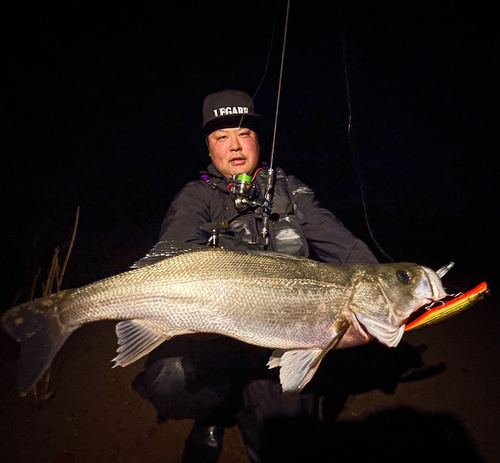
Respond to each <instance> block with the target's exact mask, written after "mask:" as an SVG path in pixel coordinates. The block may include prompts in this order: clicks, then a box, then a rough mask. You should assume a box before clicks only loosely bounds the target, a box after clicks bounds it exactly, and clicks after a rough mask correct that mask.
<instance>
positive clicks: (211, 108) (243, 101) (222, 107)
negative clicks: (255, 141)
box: [203, 90, 261, 135]
mask: <svg viewBox="0 0 500 463" xmlns="http://www.w3.org/2000/svg"><path fill="white" fill-rule="evenodd" d="M260 120H261V117H260V116H259V115H258V114H255V111H254V107H253V101H252V98H251V97H250V95H248V93H245V92H242V91H240V90H223V91H222V92H217V93H212V94H210V95H208V96H207V97H206V98H205V101H204V102H203V131H204V132H205V135H209V134H211V133H212V132H214V131H215V130H219V129H224V128H229V127H245V128H248V129H252V130H253V131H255V132H258V131H259V128H260Z"/></svg>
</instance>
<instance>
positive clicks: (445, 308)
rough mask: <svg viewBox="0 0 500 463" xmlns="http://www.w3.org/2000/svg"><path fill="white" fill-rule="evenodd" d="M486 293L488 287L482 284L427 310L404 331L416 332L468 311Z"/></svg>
mask: <svg viewBox="0 0 500 463" xmlns="http://www.w3.org/2000/svg"><path fill="white" fill-rule="evenodd" d="M488 293H489V290H488V285H487V284H486V283H484V282H483V283H481V284H480V285H479V286H476V287H475V288H474V289H471V290H470V291H468V292H467V293H465V294H462V295H461V296H458V297H455V298H454V299H452V300H451V301H448V302H446V303H445V304H443V305H440V306H438V307H435V308H433V309H430V310H428V311H427V312H425V313H424V314H423V315H421V316H420V317H418V318H416V319H415V320H413V321H411V322H410V323H408V324H407V325H406V327H405V331H411V330H416V329H417V328H422V327H424V326H428V325H433V324H434V323H438V322H442V321H444V320H447V319H448V318H451V317H453V316H455V315H457V314H459V313H460V312H463V311H464V310H465V309H468V308H469V307H470V306H471V305H473V304H475V303H476V302H477V301H479V300H480V299H483V297H484V296H485V295H486V294H488Z"/></svg>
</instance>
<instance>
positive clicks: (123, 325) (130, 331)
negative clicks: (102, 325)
mask: <svg viewBox="0 0 500 463" xmlns="http://www.w3.org/2000/svg"><path fill="white" fill-rule="evenodd" d="M115 332H116V336H117V338H118V349H117V350H116V352H117V353H118V355H117V356H116V357H115V358H114V359H113V360H112V361H113V362H115V364H114V365H113V368H114V367H117V366H121V367H125V366H127V365H129V364H131V363H133V362H135V361H136V360H138V359H140V358H141V357H143V356H144V355H146V354H148V353H149V352H151V351H152V350H153V349H154V348H155V347H158V346H159V345H160V344H161V343H162V342H163V341H166V340H167V339H170V338H171V337H172V336H167V335H165V334H163V333H158V331H156V330H155V329H154V328H153V327H151V326H150V325H149V324H148V323H147V322H145V321H143V320H124V321H121V322H119V323H117V324H116V328H115Z"/></svg>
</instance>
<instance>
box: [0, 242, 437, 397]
mask: <svg viewBox="0 0 500 463" xmlns="http://www.w3.org/2000/svg"><path fill="white" fill-rule="evenodd" d="M445 295H446V292H445V291H444V289H443V287H442V285H441V282H440V279H439V277H438V276H437V275H436V273H435V272H434V271H432V270H430V269H428V268H426V267H422V266H419V265H416V264H410V263H397V264H379V265H360V264H356V265H342V266H336V265H329V264H323V263H319V262H316V261H311V260H308V259H302V258H296V257H290V256H285V255H280V254H275V253H259V252H257V253H255V252H231V251H227V250H225V249H222V248H208V247H203V246H196V245H186V244H182V243H170V242H163V243H159V244H158V245H157V246H156V247H155V248H153V250H152V251H151V252H150V253H149V254H148V255H147V256H146V257H144V258H143V259H141V260H140V261H139V262H137V263H136V264H135V266H134V269H133V270H130V271H128V272H125V273H121V274H119V275H115V276H112V277H110V278H107V279H104V280H101V281H98V282H96V283H92V284H89V285H87V286H84V287H82V288H78V289H71V290H66V291H61V292H60V293H57V294H53V295H51V296H48V297H46V298H41V299H37V300H35V301H31V302H28V303H25V304H21V305H19V306H17V307H14V308H13V309H11V310H9V311H8V312H6V314H4V316H3V317H2V323H3V326H4V327H5V329H6V330H7V332H8V333H9V334H11V335H12V336H13V337H14V338H15V339H16V340H17V341H18V342H20V343H21V359H20V372H19V376H18V385H19V389H20V391H21V393H22V394H25V393H26V391H28V390H29V389H30V388H31V387H33V385H34V384H36V382H37V381H38V380H39V379H40V377H41V376H42V375H43V373H44V372H45V371H46V369H47V368H48V367H49V366H50V363H51V362H52V360H53V358H54V357H55V355H56V354H57V352H58V351H59V349H60V348H61V346H62V345H63V344H64V342H65V340H66V339H67V338H68V337H69V335H70V334H71V333H73V332H74V331H75V330H76V329H78V328H79V327H81V326H82V325H84V324H86V323H89V322H93V321H98V320H104V319H114V320H122V321H120V322H119V323H118V324H117V326H116V333H117V337H118V344H119V348H118V355H117V357H116V358H115V359H114V360H115V362H116V365H120V366H125V365H128V364H130V363H132V362H133V361H135V360H137V359H138V358H140V357H142V356H143V355H145V354H147V353H148V352H150V351H151V350H152V349H154V348H155V347H157V346H158V345H159V344H161V343H162V342H164V341H165V340H167V339H170V338H172V337H173V336H177V335H182V334H190V333H202V332H203V333H217V334H221V335H226V336H231V337H233V338H236V339H239V340H241V341H244V342H247V343H250V344H255V345H259V346H263V347H269V348H273V349H279V351H276V355H273V357H272V358H271V359H270V362H269V366H270V368H272V367H277V366H280V367H281V371H280V376H281V382H282V386H283V389H284V390H285V391H297V390H300V389H301V388H302V387H303V386H304V385H305V384H306V383H307V382H308V381H309V380H310V379H311V378H312V376H313V375H314V372H315V371H316V369H317V367H318V365H319V362H320V361H321V359H322V358H323V356H324V355H325V353H326V352H327V351H328V350H329V349H331V348H342V347H350V346H354V345H358V344H362V343H365V342H368V341H369V340H370V339H373V338H376V339H378V340H379V341H380V342H382V343H384V344H386V345H388V346H395V345H397V344H398V343H399V340H400V339H401V336H402V334H403V331H404V323H405V320H406V319H407V318H408V317H409V316H410V314H411V313H412V312H414V311H415V310H417V309H418V308H420V307H421V306H423V305H425V304H427V303H429V302H430V301H433V300H438V299H441V298H443V297H444V296H445Z"/></svg>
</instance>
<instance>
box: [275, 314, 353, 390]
mask: <svg viewBox="0 0 500 463" xmlns="http://www.w3.org/2000/svg"><path fill="white" fill-rule="evenodd" d="M335 325H336V326H335V328H336V335H335V337H334V338H333V339H332V340H331V341H330V343H329V344H328V346H326V348H325V349H293V350H287V351H283V350H279V349H277V350H275V351H273V353H272V355H271V358H270V359H269V361H268V363H267V366H268V367H269V368H276V367H281V370H280V382H281V387H282V389H283V392H286V393H297V392H300V391H301V390H302V389H303V388H304V386H305V385H306V384H307V383H308V382H309V381H311V379H312V377H313V376H314V374H315V373H316V371H317V369H318V367H319V364H320V363H321V361H322V360H323V358H324V357H325V355H326V354H327V353H328V351H329V350H330V349H333V348H335V346H336V345H337V344H338V343H339V342H340V340H341V339H342V336H344V334H345V333H346V331H347V329H348V328H349V325H350V324H349V322H348V321H346V320H343V319H342V320H339V321H338V322H337V323H336V324H335Z"/></svg>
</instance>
